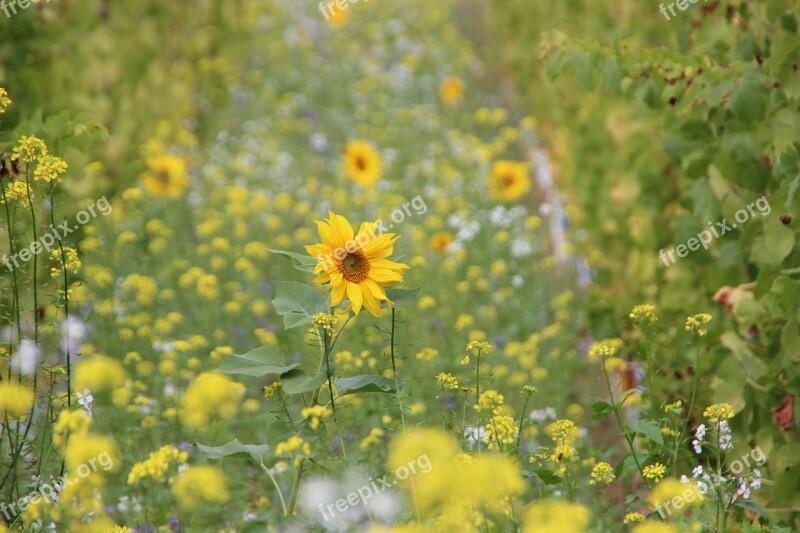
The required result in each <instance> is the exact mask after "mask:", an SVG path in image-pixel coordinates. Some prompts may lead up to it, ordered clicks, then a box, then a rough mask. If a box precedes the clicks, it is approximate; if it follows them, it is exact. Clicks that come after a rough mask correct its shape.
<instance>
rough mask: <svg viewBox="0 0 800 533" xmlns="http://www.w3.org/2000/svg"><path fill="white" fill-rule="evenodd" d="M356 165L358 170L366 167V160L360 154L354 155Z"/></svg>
mask: <svg viewBox="0 0 800 533" xmlns="http://www.w3.org/2000/svg"><path fill="white" fill-rule="evenodd" d="M356 166H357V167H358V170H364V169H366V168H367V160H366V159H364V158H363V157H361V156H358V157H356Z"/></svg>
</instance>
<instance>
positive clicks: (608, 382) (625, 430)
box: [603, 359, 647, 484]
mask: <svg viewBox="0 0 800 533" xmlns="http://www.w3.org/2000/svg"><path fill="white" fill-rule="evenodd" d="M603 376H605V378H606V386H607V387H608V396H609V398H610V400H611V407H612V408H613V411H614V417H615V418H616V419H617V424H618V425H619V428H620V430H621V431H622V436H623V437H624V438H625V442H627V443H628V449H629V450H630V452H631V456H632V457H633V461H634V462H635V463H636V468H638V469H639V474H640V475H641V476H642V479H643V480H644V482H645V484H647V478H646V477H644V469H642V465H641V464H640V463H639V457H637V455H636V450H635V449H634V448H633V438H632V437H631V436H630V434H629V430H628V428H627V427H626V426H625V424H624V423H623V422H622V416H621V415H620V413H619V406H618V405H617V402H616V400H614V392H613V391H612V390H611V380H610V379H609V377H608V371H607V370H606V360H605V359H603Z"/></svg>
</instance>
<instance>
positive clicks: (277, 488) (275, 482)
mask: <svg viewBox="0 0 800 533" xmlns="http://www.w3.org/2000/svg"><path fill="white" fill-rule="evenodd" d="M259 464H260V465H261V468H262V469H263V470H264V472H266V473H267V475H268V476H269V478H270V479H271V480H272V484H273V485H275V490H276V491H278V499H279V500H280V501H281V510H283V516H289V514H288V513H287V511H286V501H285V500H284V499H283V492H281V487H280V485H278V481H277V480H276V479H275V476H273V475H272V472H270V471H269V468H267V466H266V465H265V464H264V463H263V462H260V463H259Z"/></svg>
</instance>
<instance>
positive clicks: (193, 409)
mask: <svg viewBox="0 0 800 533" xmlns="http://www.w3.org/2000/svg"><path fill="white" fill-rule="evenodd" d="M244 393H245V387H244V385H242V384H241V383H237V382H235V381H233V380H232V379H230V378H228V377H226V376H223V375H221V374H216V373H213V372H204V373H203V374H200V375H199V376H197V378H195V379H194V380H193V381H192V382H191V383H190V384H189V387H188V388H187V389H186V392H185V393H184V394H183V396H181V399H180V401H179V404H178V413H179V415H180V418H181V422H183V425H184V426H186V427H187V428H189V429H195V430H204V429H206V428H207V426H208V424H209V423H211V422H212V421H214V420H219V421H227V420H230V419H231V418H233V416H234V415H235V414H236V412H237V410H238V408H239V402H240V401H241V398H242V397H243V396H244Z"/></svg>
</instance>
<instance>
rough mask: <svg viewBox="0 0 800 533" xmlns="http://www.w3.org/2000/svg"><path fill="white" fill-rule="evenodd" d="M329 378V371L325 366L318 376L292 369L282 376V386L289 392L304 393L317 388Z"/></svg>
mask: <svg viewBox="0 0 800 533" xmlns="http://www.w3.org/2000/svg"><path fill="white" fill-rule="evenodd" d="M327 379H328V373H327V372H326V371H325V369H324V368H323V369H322V370H320V371H319V372H318V373H317V375H316V376H309V375H308V374H306V373H305V372H303V371H302V370H297V369H295V370H290V371H289V372H287V373H286V374H284V375H282V376H281V387H282V388H283V390H284V391H286V392H288V393H289V394H302V393H304V392H308V391H312V390H317V389H318V388H320V387H321V386H322V384H323V383H325V382H326V381H327Z"/></svg>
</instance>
